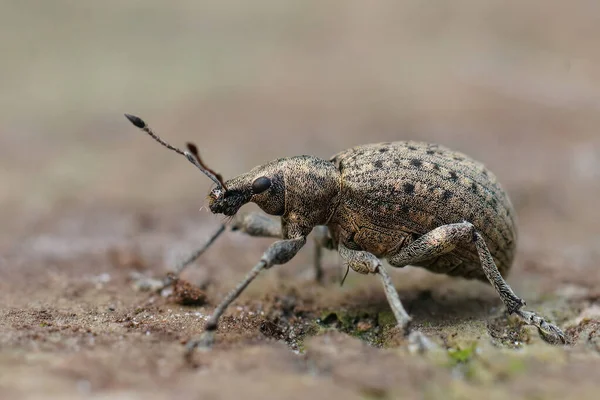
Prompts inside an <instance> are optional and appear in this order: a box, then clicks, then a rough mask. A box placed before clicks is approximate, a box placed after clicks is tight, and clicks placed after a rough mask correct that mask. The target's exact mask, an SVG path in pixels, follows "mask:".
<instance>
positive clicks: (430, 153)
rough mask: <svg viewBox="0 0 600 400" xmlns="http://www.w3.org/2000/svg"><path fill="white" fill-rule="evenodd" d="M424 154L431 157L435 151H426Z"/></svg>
mask: <svg viewBox="0 0 600 400" xmlns="http://www.w3.org/2000/svg"><path fill="white" fill-rule="evenodd" d="M426 153H427V154H429V155H433V154H435V150H427V152H426Z"/></svg>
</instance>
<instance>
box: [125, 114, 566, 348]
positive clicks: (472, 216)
mask: <svg viewBox="0 0 600 400" xmlns="http://www.w3.org/2000/svg"><path fill="white" fill-rule="evenodd" d="M125 116H126V117H127V118H128V119H129V121H131V122H132V123H133V125H135V126H136V127H138V128H140V129H142V130H143V131H145V132H146V133H148V134H149V135H150V136H152V137H153V138H154V139H155V140H157V141H158V142H159V143H161V144H162V145H163V146H166V147H168V148H169V149H171V150H174V151H176V152H177V153H179V154H181V155H184V156H185V157H186V158H187V159H188V160H189V161H190V162H191V163H192V164H194V165H195V166H196V167H197V168H199V169H200V170H201V171H202V172H203V173H204V174H206V175H207V176H208V177H209V178H210V179H211V180H213V182H214V183H215V184H216V186H215V187H214V188H213V189H212V190H211V191H210V193H209V195H208V201H209V208H210V211H211V212H213V213H214V214H224V215H226V216H231V217H233V216H236V215H237V214H238V211H239V210H240V208H241V207H242V206H243V205H244V204H246V203H249V202H252V203H255V204H257V205H258V206H259V207H260V208H261V209H262V210H263V211H264V212H265V213H266V214H269V215H272V216H277V217H279V218H280V221H279V222H278V221H275V220H273V219H271V218H269V217H266V216H265V215H264V214H258V213H251V214H247V215H244V216H239V217H237V218H236V219H235V220H234V222H233V224H232V229H234V230H240V231H242V232H245V233H247V234H249V235H251V236H262V237H273V238H277V239H279V240H277V241H276V242H274V243H273V244H272V245H271V246H270V247H269V248H268V249H267V250H266V251H265V252H264V254H263V255H262V257H261V258H260V260H259V261H258V263H257V264H256V265H255V266H254V267H253V268H252V269H251V270H250V272H249V273H248V274H247V275H246V277H245V278H244V279H243V280H242V281H241V282H239V283H238V285H237V286H236V287H235V288H234V289H233V290H232V291H231V292H229V294H228V295H227V296H226V297H225V299H224V300H223V301H222V302H221V303H220V304H219V305H218V306H217V308H216V309H215V311H214V312H213V314H212V316H211V317H210V318H209V320H208V322H207V324H206V326H205V331H204V333H203V335H202V336H201V337H200V338H198V339H197V340H192V341H190V342H189V343H188V351H191V350H192V349H193V348H194V347H197V346H210V345H211V344H212V343H213V341H214V336H215V332H216V330H217V327H218V323H219V318H220V317H221V316H222V315H223V313H224V312H225V310H226V309H227V307H228V306H229V305H230V304H231V303H232V302H233V301H234V300H235V299H236V298H237V297H238V296H239V295H240V293H242V291H243V290H244V289H245V288H246V287H247V286H248V285H249V284H250V283H251V282H252V281H253V280H254V279H255V278H256V277H257V276H258V275H259V274H260V272H261V271H262V270H264V269H269V268H271V267H272V266H274V265H277V264H285V263H287V262H288V261H290V260H291V259H292V258H293V257H294V256H295V255H296V253H298V251H299V250H300V249H301V248H302V247H303V246H304V245H305V244H306V241H307V236H308V235H309V234H310V233H311V232H312V231H313V230H315V235H314V237H315V242H316V245H317V252H316V254H317V256H316V258H315V266H316V269H317V277H320V276H322V272H321V266H320V253H321V248H326V249H330V250H337V251H338V253H339V255H340V257H341V259H342V260H343V261H344V263H345V264H346V265H347V266H348V267H349V268H351V269H353V270H354V271H356V272H358V273H361V274H375V275H377V276H379V278H380V279H381V282H382V284H383V289H384V291H385V295H386V297H387V300H388V302H389V304H390V307H391V309H392V311H393V314H394V316H395V318H396V320H397V322H398V325H399V327H401V328H402V329H403V331H404V332H405V333H408V330H409V325H410V322H411V317H410V316H409V315H408V313H407V312H406V311H405V309H404V307H403V306H402V302H401V301H400V298H399V296H398V292H397V291H396V289H395V288H394V285H393V284H392V280H391V279H390V276H389V275H388V272H387V270H386V267H385V266H384V264H383V263H382V260H386V261H387V263H388V264H389V265H391V266H392V267H396V268H402V267H405V266H407V265H411V266H418V267H423V268H426V269H428V270H429V271H432V272H435V273H441V274H447V275H451V276H458V277H463V278H467V279H477V280H481V281H484V282H489V283H490V284H491V285H492V286H493V287H494V289H495V290H496V292H497V293H498V295H499V296H500V299H501V300H502V302H503V303H504V305H505V307H506V309H507V311H508V313H509V314H514V315H516V316H517V317H518V318H519V319H521V320H522V321H523V322H524V323H525V324H529V325H533V326H535V327H537V328H538V330H539V331H540V333H541V335H542V337H544V338H545V339H546V340H548V341H550V342H552V343H565V342H566V338H565V335H564V333H563V332H562V331H561V330H560V328H558V327H557V326H556V325H553V324H551V323H550V322H548V321H546V320H545V319H544V318H542V317H541V316H539V315H538V314H536V313H535V312H532V311H526V310H524V309H523V307H524V306H525V301H524V300H522V299H521V298H519V297H518V296H517V295H516V294H515V293H514V292H513V290H512V289H511V287H510V286H509V285H508V284H507V283H506V281H505V277H506V275H507V274H508V272H509V271H510V268H511V266H512V263H513V258H514V256H515V250H516V243H517V228H516V224H515V212H514V209H513V206H512V205H511V202H510V199H509V197H508V195H507V193H506V191H505V190H504V189H503V188H502V186H501V185H500V183H499V182H498V180H497V179H496V177H495V176H494V174H492V172H490V171H489V170H488V169H487V168H486V167H485V166H484V165H483V164H482V163H480V162H478V161H475V160H473V159H472V158H470V157H468V156H467V155H465V154H462V153H460V152H457V151H453V150H450V149H448V148H446V147H444V146H441V145H437V144H432V143H421V142H412V141H405V142H393V143H377V144H368V145H363V146H357V147H354V148H351V149H348V150H344V151H342V152H340V153H338V154H336V155H334V156H333V157H331V158H330V159H329V160H325V159H321V158H318V157H313V156H307V155H303V156H296V157H287V158H279V159H276V160H274V161H271V162H269V163H266V164H264V165H260V166H257V167H255V168H253V169H252V170H250V171H249V172H246V173H244V174H241V175H239V176H237V177H235V178H233V179H230V180H228V181H223V179H222V177H221V176H220V175H219V174H217V173H216V172H214V171H213V170H211V169H210V168H208V167H207V166H206V165H205V164H204V162H203V161H202V160H201V158H200V155H199V153H198V150H197V148H196V146H194V145H193V144H189V143H188V145H187V151H182V150H180V149H177V148H175V147H173V146H171V145H169V144H167V143H166V142H164V141H163V140H162V139H160V138H159V137H158V136H157V135H156V134H155V133H153V132H152V130H151V129H150V128H149V127H148V125H146V123H145V122H144V121H143V120H142V119H140V118H138V117H136V116H133V115H128V114H125ZM223 230H224V228H223V227H221V228H220V229H219V230H218V231H217V233H216V234H215V235H214V236H213V237H212V238H211V240H210V241H209V243H212V242H214V239H215V238H216V236H218V235H220V234H221V232H223ZM207 246H208V245H206V246H204V247H203V248H201V249H200V250H199V251H197V252H195V253H194V254H193V255H192V256H191V257H190V258H189V259H188V260H186V261H185V262H184V263H183V264H181V265H180V267H179V268H178V269H177V271H176V272H177V273H178V272H181V270H182V269H183V268H184V267H185V266H186V265H188V264H189V263H191V262H192V261H193V260H195V259H196V258H197V257H198V256H199V255H200V254H201V253H202V252H203V251H204V250H205V249H206V248H207ZM167 283H168V282H167Z"/></svg>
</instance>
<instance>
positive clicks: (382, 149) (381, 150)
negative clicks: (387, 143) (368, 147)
mask: <svg viewBox="0 0 600 400" xmlns="http://www.w3.org/2000/svg"><path fill="white" fill-rule="evenodd" d="M388 150H389V149H388V148H387V147H382V148H380V149H379V152H380V153H385V152H386V151H388Z"/></svg>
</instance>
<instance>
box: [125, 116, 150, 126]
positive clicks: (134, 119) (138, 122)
mask: <svg viewBox="0 0 600 400" xmlns="http://www.w3.org/2000/svg"><path fill="white" fill-rule="evenodd" d="M125 118H127V119H128V120H129V122H131V123H132V124H133V125H135V126H136V127H138V128H140V129H144V128H145V127H146V123H145V122H144V120H143V119H141V118H140V117H136V116H135V115H131V114H125Z"/></svg>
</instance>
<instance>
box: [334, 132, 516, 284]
mask: <svg viewBox="0 0 600 400" xmlns="http://www.w3.org/2000/svg"><path fill="white" fill-rule="evenodd" d="M331 161H332V162H334V163H335V164H336V165H337V166H338V168H339V170H340V172H341V174H342V204H340V207H339V208H338V212H337V213H336V214H337V218H339V221H340V225H342V228H343V229H348V230H352V229H354V228H353V227H352V226H346V225H347V221H348V220H349V219H350V220H351V219H358V220H360V224H361V225H363V226H365V227H367V228H369V229H371V228H372V229H374V230H376V231H385V232H390V231H400V232H398V235H396V236H397V237H398V238H401V237H405V236H407V235H412V236H418V235H422V234H424V233H426V232H429V231H431V230H432V229H435V228H437V227H439V226H441V225H446V224H451V223H456V222H462V221H468V222H471V223H472V224H473V225H474V226H475V227H476V229H477V230H478V231H479V232H480V233H481V234H482V235H483V237H484V239H485V241H486V243H487V245H488V247H489V249H490V251H491V253H492V256H493V257H494V259H495V260H496V263H497V265H498V268H499V270H500V271H501V272H502V274H503V275H504V274H505V273H506V272H507V271H508V269H509V268H510V266H511V264H512V260H513V256H514V250H515V242H516V231H515V222H514V211H513V208H512V205H511V204H510V200H509V199H508V196H507V195H506V193H505V192H504V190H503V189H502V187H501V186H500V184H499V183H498V182H497V180H496V177H495V176H494V175H493V174H492V173H491V172H490V171H489V170H487V169H486V168H485V166H484V165H483V164H481V163H479V162H477V161H475V160H473V159H471V158H469V157H468V156H466V155H464V154H462V153H459V152H455V151H452V150H449V149H447V148H445V147H442V146H439V145H435V144H428V143H420V142H394V143H379V144H372V145H365V146H358V147H355V148H352V149H349V150H346V151H343V152H341V153H339V154H337V155H335V156H334V157H333V158H332V159H331ZM353 216H354V217H353ZM355 233H358V232H355ZM391 242H393V243H396V241H395V240H391ZM406 242H407V243H408V241H406ZM373 246H375V245H373ZM380 247H381V246H380ZM384 247H385V246H384ZM396 247H397V246H396ZM382 250H383V254H386V252H389V251H392V250H394V249H392V248H385V249H382ZM456 254H458V255H459V256H460V257H461V258H464V259H465V262H466V263H469V262H473V263H475V262H478V257H477V254H476V252H475V251H474V247H470V246H467V247H465V248H462V249H457V251H456Z"/></svg>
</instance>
